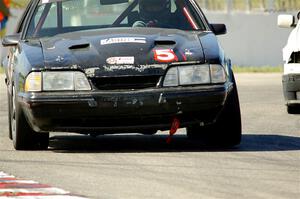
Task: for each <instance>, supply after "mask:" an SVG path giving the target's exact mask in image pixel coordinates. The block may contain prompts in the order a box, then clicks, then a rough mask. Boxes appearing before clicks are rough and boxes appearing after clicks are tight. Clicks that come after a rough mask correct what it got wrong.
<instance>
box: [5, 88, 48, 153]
mask: <svg viewBox="0 0 300 199" xmlns="http://www.w3.org/2000/svg"><path fill="white" fill-rule="evenodd" d="M11 101H12V106H11V112H10V117H11V119H10V122H11V124H10V125H11V127H10V128H11V133H12V140H13V145H14V148H15V149H16V150H46V149H47V148H48V145H49V133H43V134H39V133H37V132H35V131H33V130H32V128H31V127H30V126H29V124H28V122H27V120H26V118H25V115H24V113H23V111H22V108H21V106H20V105H19V103H18V102H17V97H16V91H15V88H14V87H13V89H12V96H11Z"/></svg>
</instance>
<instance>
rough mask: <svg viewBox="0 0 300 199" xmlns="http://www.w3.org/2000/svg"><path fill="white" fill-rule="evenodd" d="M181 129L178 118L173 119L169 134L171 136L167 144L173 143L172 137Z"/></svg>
mask: <svg viewBox="0 0 300 199" xmlns="http://www.w3.org/2000/svg"><path fill="white" fill-rule="evenodd" d="M179 127H180V120H179V119H177V118H176V117H175V118H174V119H173V121H172V125H171V129H170V132H169V136H168V138H167V140H166V141H167V144H170V143H171V141H172V136H173V135H174V134H175V133H176V132H177V130H178V129H179Z"/></svg>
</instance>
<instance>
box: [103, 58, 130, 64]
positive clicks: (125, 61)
mask: <svg viewBox="0 0 300 199" xmlns="http://www.w3.org/2000/svg"><path fill="white" fill-rule="evenodd" d="M106 63H108V64H111V65H121V64H134V57H109V58H107V60H106Z"/></svg>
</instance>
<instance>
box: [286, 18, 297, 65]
mask: <svg viewBox="0 0 300 199" xmlns="http://www.w3.org/2000/svg"><path fill="white" fill-rule="evenodd" d="M299 51H300V20H299V21H298V24H297V26H296V27H295V28H294V29H293V30H292V32H291V34H290V36H289V39H288V42H287V45H286V46H285V47H284V48H283V60H284V61H285V62H288V61H289V59H290V57H291V55H292V53H293V52H299Z"/></svg>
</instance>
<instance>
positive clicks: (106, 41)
mask: <svg viewBox="0 0 300 199" xmlns="http://www.w3.org/2000/svg"><path fill="white" fill-rule="evenodd" d="M122 43H138V44H145V43H146V38H144V37H115V38H108V39H102V40H101V42H100V44H101V45H109V44H122Z"/></svg>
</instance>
